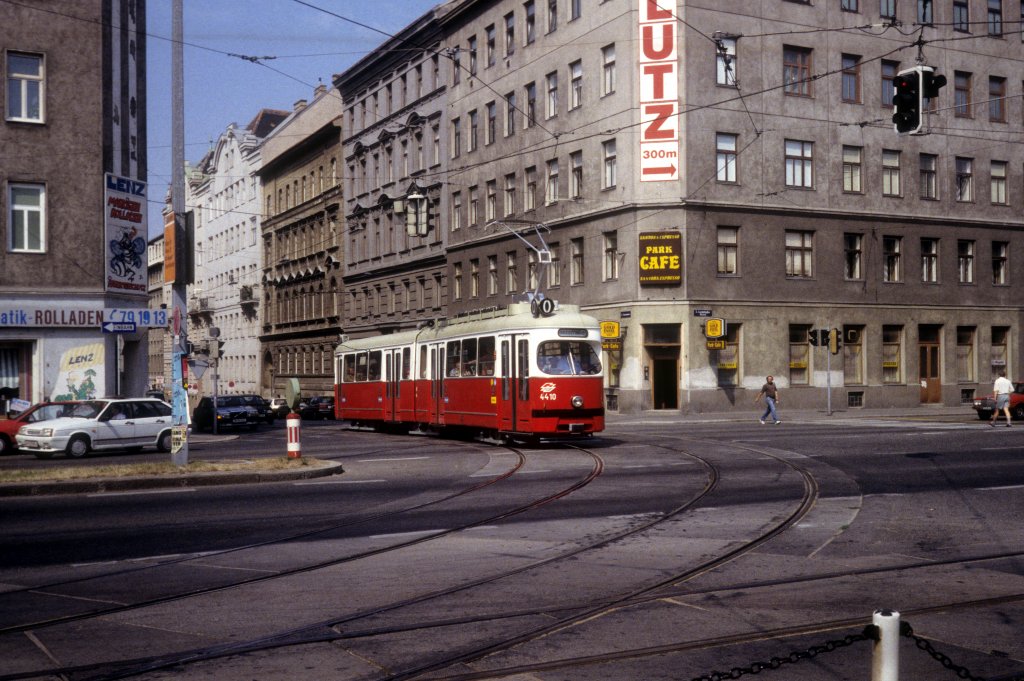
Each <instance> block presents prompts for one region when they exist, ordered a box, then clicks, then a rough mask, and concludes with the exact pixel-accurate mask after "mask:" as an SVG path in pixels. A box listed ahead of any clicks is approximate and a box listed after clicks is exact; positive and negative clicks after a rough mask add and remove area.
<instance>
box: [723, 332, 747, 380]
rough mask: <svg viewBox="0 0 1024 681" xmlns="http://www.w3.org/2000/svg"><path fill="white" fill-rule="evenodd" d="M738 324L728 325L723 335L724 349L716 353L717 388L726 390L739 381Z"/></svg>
mask: <svg viewBox="0 0 1024 681" xmlns="http://www.w3.org/2000/svg"><path fill="white" fill-rule="evenodd" d="M741 326H742V325H740V324H732V323H730V324H729V325H728V327H727V328H726V333H725V338H724V339H723V340H725V349H724V350H719V351H718V387H720V388H728V387H732V386H735V385H738V384H739V380H740V329H741Z"/></svg>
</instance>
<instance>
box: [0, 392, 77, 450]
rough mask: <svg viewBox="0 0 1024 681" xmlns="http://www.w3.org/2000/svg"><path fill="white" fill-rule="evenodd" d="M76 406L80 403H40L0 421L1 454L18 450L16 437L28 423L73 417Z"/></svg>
mask: <svg viewBox="0 0 1024 681" xmlns="http://www.w3.org/2000/svg"><path fill="white" fill-rule="evenodd" d="M76 404H78V402H40V403H38V404H33V405H32V406H31V407H29V408H28V409H26V410H25V411H23V412H19V413H17V414H10V415H9V417H8V418H7V419H6V420H2V421H0V454H7V453H9V452H11V451H12V450H15V449H17V448H18V441H17V440H16V439H15V436H16V435H17V434H18V430H19V429H20V428H21V427H22V426H23V425H25V424H26V423H35V422H37V421H47V420H49V419H57V418H60V417H62V416H71V410H72V407H74V406H75V405H76Z"/></svg>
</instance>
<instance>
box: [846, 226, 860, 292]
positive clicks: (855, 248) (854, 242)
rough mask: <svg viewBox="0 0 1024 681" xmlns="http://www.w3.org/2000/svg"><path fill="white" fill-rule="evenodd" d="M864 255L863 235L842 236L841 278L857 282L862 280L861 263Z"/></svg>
mask: <svg viewBox="0 0 1024 681" xmlns="http://www.w3.org/2000/svg"><path fill="white" fill-rule="evenodd" d="M863 255H864V235H863V234H844V235H843V278H844V279H846V280H847V281H859V280H861V279H862V278H863V274H862V270H861V262H862V259H863Z"/></svg>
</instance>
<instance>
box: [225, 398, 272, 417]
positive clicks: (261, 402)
mask: <svg viewBox="0 0 1024 681" xmlns="http://www.w3.org/2000/svg"><path fill="white" fill-rule="evenodd" d="M232 397H238V398H239V399H240V400H242V403H243V404H248V405H249V406H250V407H252V408H253V409H255V410H256V413H257V414H259V417H260V421H263V422H265V423H273V422H274V411H273V410H272V409H271V408H270V402H268V401H267V400H265V399H263V398H262V397H260V396H259V395H232Z"/></svg>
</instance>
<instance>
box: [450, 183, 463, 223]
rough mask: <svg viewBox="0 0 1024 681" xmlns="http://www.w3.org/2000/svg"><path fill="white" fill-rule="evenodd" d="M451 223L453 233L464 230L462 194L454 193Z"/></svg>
mask: <svg viewBox="0 0 1024 681" xmlns="http://www.w3.org/2000/svg"><path fill="white" fill-rule="evenodd" d="M451 223H452V224H451V228H452V231H453V232H457V231H458V230H460V229H462V192H452V211H451Z"/></svg>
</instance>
